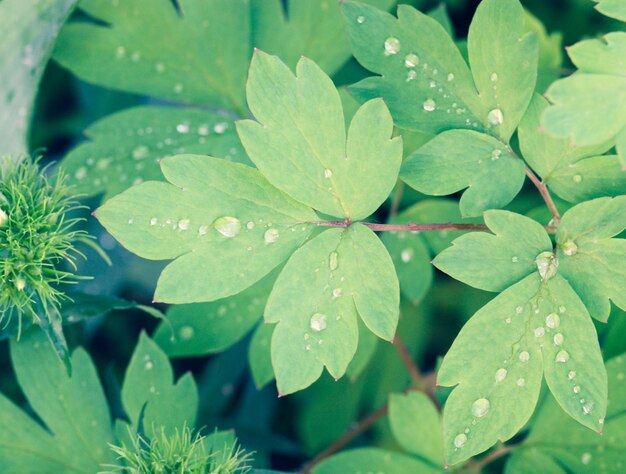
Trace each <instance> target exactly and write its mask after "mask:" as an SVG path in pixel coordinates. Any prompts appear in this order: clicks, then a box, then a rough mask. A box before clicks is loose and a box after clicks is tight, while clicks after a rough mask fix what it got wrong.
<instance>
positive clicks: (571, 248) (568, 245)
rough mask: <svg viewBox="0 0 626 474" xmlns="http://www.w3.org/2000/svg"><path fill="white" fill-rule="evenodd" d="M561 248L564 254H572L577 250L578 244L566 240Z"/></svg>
mask: <svg viewBox="0 0 626 474" xmlns="http://www.w3.org/2000/svg"><path fill="white" fill-rule="evenodd" d="M561 250H563V253H564V254H565V255H568V256H572V255H574V254H575V253H576V252H578V245H576V244H575V243H574V242H573V241H571V240H568V241H567V242H565V243H564V244H563V245H562V246H561Z"/></svg>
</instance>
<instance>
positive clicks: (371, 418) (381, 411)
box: [300, 403, 389, 474]
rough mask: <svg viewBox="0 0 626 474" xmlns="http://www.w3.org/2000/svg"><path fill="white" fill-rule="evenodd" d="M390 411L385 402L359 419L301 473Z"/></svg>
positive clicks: (308, 470) (348, 442)
mask: <svg viewBox="0 0 626 474" xmlns="http://www.w3.org/2000/svg"><path fill="white" fill-rule="evenodd" d="M387 411H389V405H388V404H387V403H385V404H384V405H383V406H381V407H380V408H378V409H377V410H376V411H374V412H372V413H370V414H369V415H367V416H366V417H365V418H363V419H362V420H361V421H359V422H358V423H357V424H356V425H355V426H354V427H352V428H351V429H350V430H348V431H347V432H346V433H345V434H344V435H343V436H342V437H341V438H339V439H337V440H336V441H335V442H334V443H333V444H331V445H330V446H328V447H327V448H326V449H325V450H323V451H322V452H320V453H319V454H318V455H317V456H315V457H314V458H313V459H312V460H311V461H310V462H308V463H307V464H305V465H304V466H303V467H302V469H301V470H300V472H301V473H303V474H306V473H309V472H311V470H312V469H313V468H314V467H315V466H317V465H318V464H319V463H320V462H322V461H323V460H324V459H326V458H327V457H329V456H331V455H333V454H335V453H336V452H337V451H339V450H341V449H342V448H343V447H344V446H346V445H348V444H350V442H351V441H352V440H353V439H354V438H356V437H357V436H359V435H360V434H361V433H363V432H365V431H367V429H368V428H369V427H370V426H372V425H373V424H374V423H376V422H377V421H378V420H380V419H381V418H382V417H384V416H385V415H386V414H387Z"/></svg>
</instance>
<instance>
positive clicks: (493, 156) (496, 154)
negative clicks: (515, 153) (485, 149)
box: [491, 148, 502, 161]
mask: <svg viewBox="0 0 626 474" xmlns="http://www.w3.org/2000/svg"><path fill="white" fill-rule="evenodd" d="M500 156H502V150H499V149H497V148H496V149H495V150H493V151H492V152H491V159H492V160H493V161H495V160H497V159H498V158H500Z"/></svg>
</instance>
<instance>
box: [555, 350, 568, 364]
mask: <svg viewBox="0 0 626 474" xmlns="http://www.w3.org/2000/svg"><path fill="white" fill-rule="evenodd" d="M554 360H556V361H557V362H561V363H565V362H567V361H568V360H569V352H567V351H559V352H558V353H557V355H556V357H555V358H554Z"/></svg>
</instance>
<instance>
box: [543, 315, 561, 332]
mask: <svg viewBox="0 0 626 474" xmlns="http://www.w3.org/2000/svg"><path fill="white" fill-rule="evenodd" d="M560 324H561V318H560V317H559V315H558V314H556V313H550V314H549V315H547V316H546V326H548V327H549V328H550V329H556V328H558V327H559V325H560Z"/></svg>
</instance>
